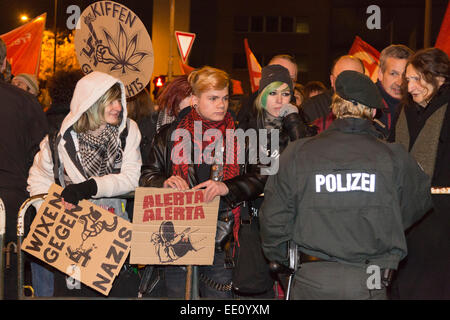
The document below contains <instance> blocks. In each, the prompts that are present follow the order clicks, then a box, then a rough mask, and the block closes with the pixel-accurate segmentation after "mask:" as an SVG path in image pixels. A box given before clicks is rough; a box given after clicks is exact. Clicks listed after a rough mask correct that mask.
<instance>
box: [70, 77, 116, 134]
mask: <svg viewBox="0 0 450 320" xmlns="http://www.w3.org/2000/svg"><path fill="white" fill-rule="evenodd" d="M121 97H122V90H121V89H120V84H119V83H116V84H114V85H113V86H112V87H111V88H109V89H108V91H106V92H105V93H104V94H103V95H102V96H101V97H100V98H99V99H98V100H97V101H96V102H95V103H94V104H93V105H92V106H91V107H90V108H89V109H88V110H86V111H85V112H84V113H83V114H82V115H81V117H80V118H79V119H78V121H77V122H75V124H74V125H73V129H74V130H75V132H76V133H81V132H87V131H94V130H96V129H98V128H99V127H100V126H101V125H102V124H103V123H104V122H105V108H106V106H107V105H109V104H110V103H111V102H113V101H114V100H119V102H120V103H121V104H122V100H121ZM122 107H123V106H122ZM121 117H122V114H121Z"/></svg>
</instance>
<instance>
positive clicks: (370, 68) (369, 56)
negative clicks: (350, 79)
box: [348, 36, 380, 82]
mask: <svg viewBox="0 0 450 320" xmlns="http://www.w3.org/2000/svg"><path fill="white" fill-rule="evenodd" d="M348 54H351V55H352V56H355V57H357V58H359V59H361V60H362V62H363V63H364V68H365V69H366V75H367V76H369V77H370V78H371V79H372V81H373V82H376V81H377V79H378V64H379V61H380V52H379V51H378V50H377V49H375V48H374V47H372V46H371V45H370V44H368V43H367V42H364V41H363V40H362V39H361V38H360V37H358V36H356V37H355V41H353V44H352V47H351V48H350V51H349V52H348Z"/></svg>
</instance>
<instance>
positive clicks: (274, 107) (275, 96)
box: [266, 83, 291, 117]
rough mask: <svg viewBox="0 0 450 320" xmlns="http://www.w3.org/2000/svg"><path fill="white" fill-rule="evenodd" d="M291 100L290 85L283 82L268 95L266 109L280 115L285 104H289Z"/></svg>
mask: <svg viewBox="0 0 450 320" xmlns="http://www.w3.org/2000/svg"><path fill="white" fill-rule="evenodd" d="M290 101H291V92H290V90H289V86H288V85H287V84H286V83H283V84H282V85H281V86H279V87H278V89H276V90H272V91H270V92H269V93H268V95H267V101H266V111H267V112H268V113H269V114H270V115H272V116H274V117H279V116H280V110H281V107H282V106H283V104H288V103H289V102H290Z"/></svg>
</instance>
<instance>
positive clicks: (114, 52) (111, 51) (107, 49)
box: [96, 23, 148, 73]
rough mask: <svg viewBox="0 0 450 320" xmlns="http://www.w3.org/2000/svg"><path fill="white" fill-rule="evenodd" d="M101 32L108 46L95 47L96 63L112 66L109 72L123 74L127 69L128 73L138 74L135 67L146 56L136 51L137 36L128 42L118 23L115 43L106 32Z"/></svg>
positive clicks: (137, 69)
mask: <svg viewBox="0 0 450 320" xmlns="http://www.w3.org/2000/svg"><path fill="white" fill-rule="evenodd" d="M103 32H104V34H105V37H106V41H107V43H108V46H104V45H98V46H97V49H96V57H97V61H99V62H103V63H106V64H112V65H113V66H112V67H111V68H110V71H115V70H122V73H125V69H128V70H130V71H135V72H140V70H139V68H138V67H137V65H138V64H139V62H141V60H142V59H143V58H144V57H145V56H147V55H148V54H147V53H145V52H139V51H136V45H137V40H138V35H137V34H135V35H134V36H133V37H132V38H131V40H130V41H128V36H127V34H126V33H125V30H124V28H123V27H122V24H120V23H119V34H118V36H117V41H114V39H113V37H112V36H111V35H110V34H109V33H108V31H107V30H103Z"/></svg>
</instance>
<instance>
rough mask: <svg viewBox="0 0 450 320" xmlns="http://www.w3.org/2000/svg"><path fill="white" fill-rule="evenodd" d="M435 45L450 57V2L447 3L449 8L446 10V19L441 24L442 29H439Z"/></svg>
mask: <svg viewBox="0 0 450 320" xmlns="http://www.w3.org/2000/svg"><path fill="white" fill-rule="evenodd" d="M434 46H435V47H436V48H439V49H441V50H442V51H444V52H445V53H446V54H447V55H448V56H449V57H450V2H449V4H448V5H447V10H446V11H445V16H444V20H443V21H442V25H441V31H439V35H438V37H437V40H436V44H435V45H434Z"/></svg>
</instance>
